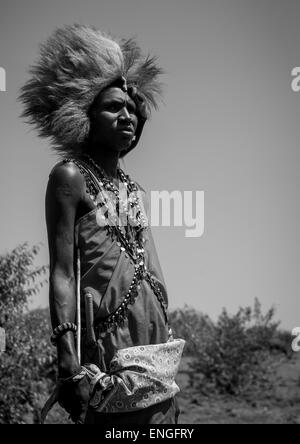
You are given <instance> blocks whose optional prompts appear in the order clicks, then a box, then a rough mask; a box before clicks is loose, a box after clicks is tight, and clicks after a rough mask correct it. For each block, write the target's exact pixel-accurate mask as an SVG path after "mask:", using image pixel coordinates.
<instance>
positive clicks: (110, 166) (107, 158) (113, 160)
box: [87, 149, 120, 179]
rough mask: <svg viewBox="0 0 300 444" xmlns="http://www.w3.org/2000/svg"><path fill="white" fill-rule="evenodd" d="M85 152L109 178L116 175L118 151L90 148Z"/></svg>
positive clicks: (113, 177)
mask: <svg viewBox="0 0 300 444" xmlns="http://www.w3.org/2000/svg"><path fill="white" fill-rule="evenodd" d="M87 154H88V155H89V156H90V157H91V158H92V159H93V160H94V162H96V163H97V164H98V165H99V166H100V167H101V168H102V169H103V170H104V171H105V173H106V174H107V176H108V177H109V178H111V179H116V178H117V177H118V172H117V170H118V165H119V157H120V153H118V152H117V151H102V152H101V150H100V149H98V150H97V151H95V150H91V151H88V152H87Z"/></svg>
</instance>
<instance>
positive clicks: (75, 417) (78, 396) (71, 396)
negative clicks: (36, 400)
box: [58, 376, 90, 424]
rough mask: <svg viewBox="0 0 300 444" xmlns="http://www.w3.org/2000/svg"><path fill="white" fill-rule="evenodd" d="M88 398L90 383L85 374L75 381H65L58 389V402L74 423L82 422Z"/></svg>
mask: <svg viewBox="0 0 300 444" xmlns="http://www.w3.org/2000/svg"><path fill="white" fill-rule="evenodd" d="M89 400H90V384H89V381H88V378H87V377H86V376H85V377H84V378H82V379H81V380H80V381H77V382H69V381H68V382H65V383H63V384H62V386H61V388H60V391H59V399H58V403H59V405H60V406H61V407H63V408H64V409H65V410H66V411H67V412H68V413H70V418H71V420H72V421H73V422H75V423H76V424H84V420H85V416H86V412H87V408H88V404H89Z"/></svg>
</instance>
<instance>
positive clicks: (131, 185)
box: [64, 154, 169, 335]
mask: <svg viewBox="0 0 300 444" xmlns="http://www.w3.org/2000/svg"><path fill="white" fill-rule="evenodd" d="M64 162H65V163H66V162H74V163H75V164H76V165H77V167H78V168H79V170H80V172H81V173H82V174H83V176H84V177H85V180H86V185H87V192H88V193H89V195H90V197H91V199H92V200H93V202H94V204H95V205H97V207H102V206H106V213H105V217H106V218H109V210H110V208H108V205H109V203H108V199H107V194H106V192H109V193H108V195H109V196H112V194H110V193H113V194H114V196H115V198H116V202H114V204H116V206H117V207H119V209H120V207H121V209H122V211H125V210H126V208H125V203H124V202H122V201H121V199H120V195H119V190H118V189H117V188H116V186H115V185H114V183H113V182H112V181H110V180H109V178H108V177H107V176H106V174H105V172H104V171H103V169H102V168H101V167H100V166H99V165H98V164H97V163H96V162H95V161H94V160H93V159H92V158H91V157H90V156H88V155H87V154H84V155H82V158H81V159H80V160H78V159H68V158H67V159H64ZM91 173H92V174H91ZM93 176H95V178H93ZM118 176H119V177H120V180H121V182H122V183H123V184H124V185H125V187H126V189H127V190H128V191H129V193H130V197H131V200H130V202H129V205H130V206H131V207H132V208H133V207H136V209H137V211H136V218H137V221H133V220H132V219H130V218H128V219H129V222H130V221H131V222H135V223H133V224H132V225H127V227H131V235H132V239H129V238H128V230H127V235H126V234H125V233H124V232H123V230H122V228H121V226H119V225H118V224H117V223H116V224H108V225H106V228H107V230H108V232H109V233H110V234H111V235H112V236H113V237H116V238H117V245H118V246H119V247H120V249H121V252H125V253H126V254H127V255H128V256H129V257H130V258H131V260H132V261H133V263H134V265H135V271H134V276H133V279H132V282H131V284H130V287H129V290H128V292H127V293H126V295H125V296H124V299H123V301H122V303H121V304H120V306H119V307H118V308H117V309H116V310H115V311H114V312H113V313H111V314H109V315H108V316H106V317H105V318H103V319H102V320H101V321H100V322H99V324H97V325H95V326H94V327H95V330H98V334H100V335H101V334H103V333H104V334H106V333H107V332H114V331H115V330H116V328H117V327H118V326H122V325H124V322H125V319H126V318H127V312H128V306H129V305H133V304H134V302H135V300H136V298H137V296H138V293H139V290H140V288H141V282H142V280H143V279H145V280H146V281H147V282H148V283H149V285H150V287H151V289H152V291H153V293H154V294H155V296H156V298H157V300H158V302H159V303H160V305H161V308H162V310H163V313H164V317H165V321H166V324H167V325H169V323H168V314H167V306H166V303H165V300H164V297H163V294H162V291H161V289H160V286H159V284H158V282H157V280H156V278H155V277H154V276H153V275H152V273H151V272H150V271H148V270H147V267H146V264H145V257H144V253H145V250H144V247H143V244H144V242H145V240H144V237H143V231H144V229H146V227H147V226H148V222H147V220H146V217H145V216H144V214H143V211H142V208H141V205H140V203H139V196H138V194H137V192H138V187H137V185H136V184H135V182H133V181H132V180H131V179H130V177H129V176H128V175H126V174H125V173H124V172H123V171H122V170H121V169H120V168H118ZM95 179H96V180H95ZM99 194H100V195H99ZM129 199H130V198H129ZM129 199H128V200H129ZM98 200H100V201H98Z"/></svg>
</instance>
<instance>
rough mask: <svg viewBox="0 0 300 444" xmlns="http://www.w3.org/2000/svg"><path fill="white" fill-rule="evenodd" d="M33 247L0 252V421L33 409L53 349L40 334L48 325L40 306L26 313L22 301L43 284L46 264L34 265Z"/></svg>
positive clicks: (22, 417) (21, 417) (43, 386)
mask: <svg viewBox="0 0 300 444" xmlns="http://www.w3.org/2000/svg"><path fill="white" fill-rule="evenodd" d="M38 251H39V247H38V246H34V247H32V248H29V247H28V245H27V243H25V244H23V245H20V246H18V247H17V248H15V249H14V250H13V251H12V252H11V253H7V254H5V255H2V256H0V326H1V327H3V328H4V329H5V331H6V351H5V353H2V354H1V355H0V394H1V395H0V423H2V424H14V423H23V422H26V417H28V416H30V415H31V416H32V415H34V414H35V412H36V409H37V408H38V407H37V405H38V397H39V393H42V392H44V391H45V390H46V387H47V383H46V380H41V376H42V375H43V374H44V375H45V373H47V369H49V368H51V365H52V363H53V359H54V357H53V351H52V350H51V349H50V345H48V341H47V339H46V338H48V337H49V324H48V322H47V318H46V317H45V313H44V312H43V311H42V310H36V311H33V312H28V301H29V300H30V297H31V296H32V295H34V294H38V292H39V289H40V287H41V286H42V285H43V284H44V283H45V280H44V281H42V276H43V275H44V274H45V272H46V269H47V267H45V266H42V267H35V266H34V259H35V256H36V255H37V253H38Z"/></svg>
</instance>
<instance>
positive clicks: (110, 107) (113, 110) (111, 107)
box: [107, 103, 120, 112]
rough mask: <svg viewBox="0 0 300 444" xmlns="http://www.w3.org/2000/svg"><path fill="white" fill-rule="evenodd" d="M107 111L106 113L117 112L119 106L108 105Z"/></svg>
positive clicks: (116, 104)
mask: <svg viewBox="0 0 300 444" xmlns="http://www.w3.org/2000/svg"><path fill="white" fill-rule="evenodd" d="M107 109H108V111H112V112H117V111H119V109H120V105H119V104H118V103H115V104H112V105H109V106H108V107H107Z"/></svg>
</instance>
